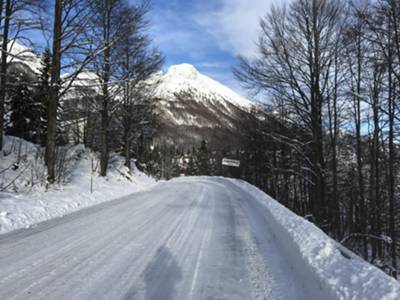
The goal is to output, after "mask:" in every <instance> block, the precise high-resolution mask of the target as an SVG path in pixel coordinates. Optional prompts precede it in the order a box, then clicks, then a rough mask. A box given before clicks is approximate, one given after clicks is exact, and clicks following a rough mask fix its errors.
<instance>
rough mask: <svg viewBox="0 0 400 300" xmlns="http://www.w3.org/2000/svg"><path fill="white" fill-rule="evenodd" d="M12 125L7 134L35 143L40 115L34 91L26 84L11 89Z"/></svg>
mask: <svg viewBox="0 0 400 300" xmlns="http://www.w3.org/2000/svg"><path fill="white" fill-rule="evenodd" d="M9 103H10V112H11V113H10V125H9V127H8V129H7V134H9V135H13V136H17V137H20V138H23V139H25V140H28V141H34V140H35V138H36V134H37V128H36V126H35V118H36V116H37V114H38V111H37V107H36V106H35V103H34V101H33V97H32V91H31V90H30V89H29V88H28V86H27V84H26V83H21V84H19V85H17V86H15V87H12V88H10V91H9Z"/></svg>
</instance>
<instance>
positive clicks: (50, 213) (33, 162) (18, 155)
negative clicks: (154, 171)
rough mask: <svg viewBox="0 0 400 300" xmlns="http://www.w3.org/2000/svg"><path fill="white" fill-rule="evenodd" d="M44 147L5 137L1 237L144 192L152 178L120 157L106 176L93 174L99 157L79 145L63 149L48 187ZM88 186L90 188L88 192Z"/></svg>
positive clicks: (1, 161) (112, 160) (0, 160)
mask: <svg viewBox="0 0 400 300" xmlns="http://www.w3.org/2000/svg"><path fill="white" fill-rule="evenodd" d="M43 151H44V149H43V148H41V147H40V146H38V145H35V144H32V143H29V142H27V141H24V140H22V139H19V138H15V137H9V136H6V137H5V145H4V151H3V152H2V153H0V234H3V233H6V232H9V231H12V230H16V229H20V228H28V227H30V226H32V225H34V224H36V223H39V222H42V221H46V220H49V219H52V218H55V217H61V216H64V215H66V214H69V213H71V212H74V211H77V210H80V209H83V208H85V207H88V206H92V205H95V204H98V203H101V202H104V201H109V200H113V199H116V198H119V197H123V196H126V195H129V194H131V193H134V192H137V191H140V190H143V189H146V188H148V187H150V186H151V185H153V184H154V183H155V180H154V179H152V178H150V177H148V176H146V175H145V174H143V173H141V172H139V171H138V170H137V169H133V170H132V171H131V172H129V170H128V168H126V167H125V166H124V159H123V158H122V157H120V156H118V155H116V154H112V155H111V157H110V164H109V171H108V176H107V177H105V178H103V177H99V176H97V173H98V172H97V171H96V169H97V170H98V168H99V164H98V160H97V157H96V155H95V154H94V153H92V152H90V151H89V150H88V149H85V147H84V146H83V145H77V146H66V147H61V148H60V150H59V153H58V155H59V157H60V159H59V160H60V162H59V163H58V166H57V168H58V171H59V173H62V179H61V180H60V183H59V184H55V185H54V186H51V187H50V188H47V187H46V170H45V167H44V162H43ZM91 186H92V188H91Z"/></svg>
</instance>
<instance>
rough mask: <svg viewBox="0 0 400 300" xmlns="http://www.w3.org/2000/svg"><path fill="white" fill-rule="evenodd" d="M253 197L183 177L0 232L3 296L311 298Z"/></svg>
mask: <svg viewBox="0 0 400 300" xmlns="http://www.w3.org/2000/svg"><path fill="white" fill-rule="evenodd" d="M257 207H258V205H257V200H256V199H253V198H252V197H251V196H250V195H249V194H247V193H246V191H244V190H242V189H240V188H239V187H237V186H236V185H235V184H232V183H231V182H230V181H228V180H224V179H221V178H182V179H177V180H172V181H169V182H162V183H160V184H158V185H156V186H155V187H154V188H152V189H151V190H149V191H146V192H141V193H137V194H133V195H131V196H127V197H124V198H121V199H118V200H115V201H111V202H108V203H105V204H101V205H98V206H95V207H92V208H89V209H85V210H83V211H80V212H78V213H74V214H71V215H69V216H66V217H64V218H59V219H54V220H51V221H48V222H45V223H41V224H39V225H38V226H36V227H35V228H31V229H28V230H20V231H16V232H12V233H10V234H7V235H3V236H0V299H69V300H70V299H148V300H150V299H151V300H153V299H157V300H169V299H185V300H186V299H268V300H274V299H311V298H310V295H308V294H307V290H306V289H305V288H304V287H303V286H302V284H301V282H302V280H301V279H300V278H298V276H297V277H296V274H295V272H294V271H293V268H292V267H291V266H290V264H289V260H287V259H285V257H283V255H282V251H281V249H279V245H278V244H277V243H276V239H275V236H274V233H273V232H271V230H270V228H269V227H268V222H267V220H266V216H264V215H263V214H262V213H261V212H260V210H259V209H257Z"/></svg>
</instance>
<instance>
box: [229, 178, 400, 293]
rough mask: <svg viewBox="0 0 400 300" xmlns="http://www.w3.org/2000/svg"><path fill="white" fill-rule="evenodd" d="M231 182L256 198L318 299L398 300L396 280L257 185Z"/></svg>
mask: <svg viewBox="0 0 400 300" xmlns="http://www.w3.org/2000/svg"><path fill="white" fill-rule="evenodd" d="M230 181H231V182H232V183H234V184H235V185H236V186H238V187H240V188H241V189H243V190H245V191H247V192H248V193H249V195H250V197H251V198H255V199H256V200H257V202H258V204H259V207H260V209H261V210H263V211H264V213H265V214H266V216H267V218H268V222H269V224H270V226H271V228H272V230H273V231H274V232H275V236H276V239H277V242H278V243H279V245H280V247H281V249H282V250H283V252H284V253H283V255H284V256H285V257H287V258H288V259H289V260H290V263H291V265H292V266H293V269H294V272H296V273H297V275H298V276H300V277H299V278H303V280H304V284H305V286H307V288H309V289H312V290H313V292H314V294H315V295H316V297H317V298H318V299H325V300H326V299H343V300H347V299H360V300H361V299H363V300H364V299H379V300H392V299H393V300H395V299H400V284H399V283H398V282H397V281H396V280H395V279H393V278H392V277H389V276H388V275H386V274H385V273H384V272H383V271H381V270H379V269H378V268H376V267H375V266H373V265H371V264H369V263H368V262H366V261H364V260H363V259H361V258H360V257H358V256H357V255H355V254H354V253H352V252H351V251H349V250H348V249H346V248H344V247H343V246H341V245H340V244H339V243H337V242H336V241H334V240H333V239H331V238H330V237H328V236H327V235H326V234H325V233H324V232H323V231H322V230H320V229H319V228H318V227H316V226H315V225H313V224H312V223H310V222H308V221H307V220H305V219H304V218H302V217H299V216H297V215H296V214H294V213H293V212H292V211H290V210H289V209H287V208H286V207H284V206H282V205H281V204H279V203H278V202H277V201H276V200H274V199H272V198H271V197H269V196H268V195H266V194H265V193H264V192H262V191H261V190H259V189H258V188H256V187H254V186H252V185H250V184H249V183H246V182H244V181H240V180H230ZM322 297H323V298H322Z"/></svg>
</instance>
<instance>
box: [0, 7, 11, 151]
mask: <svg viewBox="0 0 400 300" xmlns="http://www.w3.org/2000/svg"><path fill="white" fill-rule="evenodd" d="M2 10H3V1H1V10H0V14H2ZM11 13H12V11H11V0H6V13H5V19H4V28H3V41H2V47H1V48H2V53H1V66H0V72H1V74H0V150H2V149H3V135H4V114H5V107H4V106H5V100H6V88H7V66H8V64H7V57H8V55H7V51H8V34H9V31H10V18H11Z"/></svg>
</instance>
